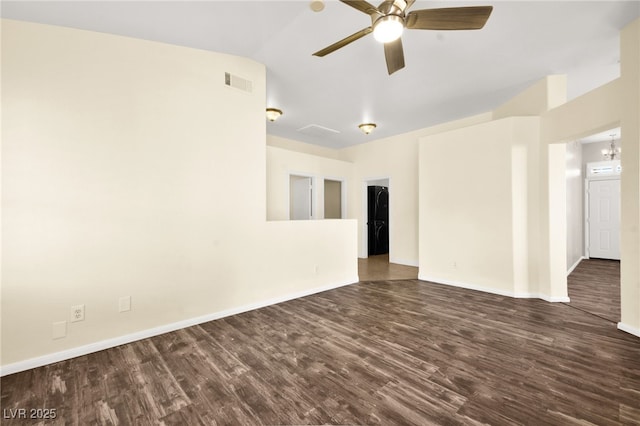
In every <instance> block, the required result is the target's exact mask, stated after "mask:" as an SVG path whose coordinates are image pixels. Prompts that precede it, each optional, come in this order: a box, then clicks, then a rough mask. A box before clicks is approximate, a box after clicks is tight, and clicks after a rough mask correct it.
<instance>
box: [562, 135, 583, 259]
mask: <svg viewBox="0 0 640 426" xmlns="http://www.w3.org/2000/svg"><path fill="white" fill-rule="evenodd" d="M582 152H583V145H582V144H581V143H580V141H573V142H568V143H567V159H566V161H567V166H566V168H567V174H566V182H567V268H569V269H571V268H572V267H573V266H574V265H576V264H577V263H578V262H579V261H580V260H581V259H582V257H583V256H584V167H583V160H582V158H583V156H582Z"/></svg>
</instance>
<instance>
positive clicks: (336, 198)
mask: <svg viewBox="0 0 640 426" xmlns="http://www.w3.org/2000/svg"><path fill="white" fill-rule="evenodd" d="M342 197H343V193H342V181H339V180H331V179H325V180H324V218H325V219H342V218H343V217H344V214H343V204H344V203H343V202H342Z"/></svg>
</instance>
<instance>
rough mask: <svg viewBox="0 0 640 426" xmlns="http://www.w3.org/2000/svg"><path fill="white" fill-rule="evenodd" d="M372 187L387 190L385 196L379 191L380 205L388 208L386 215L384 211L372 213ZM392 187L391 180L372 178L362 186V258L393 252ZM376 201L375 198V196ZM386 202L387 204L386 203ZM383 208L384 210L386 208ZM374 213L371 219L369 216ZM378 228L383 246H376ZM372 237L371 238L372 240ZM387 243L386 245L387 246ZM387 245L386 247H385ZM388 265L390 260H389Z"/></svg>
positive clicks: (379, 239)
mask: <svg viewBox="0 0 640 426" xmlns="http://www.w3.org/2000/svg"><path fill="white" fill-rule="evenodd" d="M370 187H379V188H385V191H384V194H382V192H383V191H382V190H379V193H378V195H379V197H378V203H379V204H381V205H384V206H386V214H385V213H384V212H383V211H382V210H378V211H377V212H373V211H371V212H370V208H369V207H370V204H369V188H370ZM390 192H391V185H390V179H389V178H372V179H365V180H364V181H363V185H362V210H361V211H362V216H361V217H362V227H361V230H362V231H361V234H360V235H361V245H360V254H359V256H360V257H361V258H367V257H369V255H370V254H371V255H374V254H373V253H379V254H378V255H382V254H383V252H384V253H386V254H387V259H388V257H389V256H388V254H389V253H390V252H391V251H392V250H393V246H392V241H391V233H390V230H391V222H392V219H393V217H392V215H391V204H390V202H391V197H390ZM374 199H375V196H374ZM385 201H386V202H385ZM384 206H383V207H381V208H382V209H383V210H384V208H385V207H384ZM370 213H372V216H371V218H370V217H369V214H370ZM376 214H378V215H383V217H382V218H379V217H378V218H376V217H375V216H376ZM376 221H377V223H376ZM376 228H377V231H378V233H377V236H378V239H377V241H378V242H382V244H377V246H376V232H375V231H376ZM370 237H371V238H370ZM385 243H386V244H385ZM385 245H386V247H384V246H385ZM370 246H371V247H370ZM387 263H388V260H387Z"/></svg>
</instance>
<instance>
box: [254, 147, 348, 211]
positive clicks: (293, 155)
mask: <svg viewBox="0 0 640 426" xmlns="http://www.w3.org/2000/svg"><path fill="white" fill-rule="evenodd" d="M353 173H354V166H353V164H352V163H351V162H348V161H342V160H335V159H332V158H327V157H324V156H322V157H321V156H318V155H312V154H307V153H302V152H297V151H291V150H289V149H283V148H278V147H274V146H267V194H268V195H267V220H288V219H289V176H290V175H291V174H293V175H301V176H311V177H314V178H315V191H314V192H313V197H314V203H313V205H314V206H316V207H317V206H322V205H324V184H323V181H324V179H325V178H326V179H332V180H340V181H343V182H344V190H345V191H349V190H350V188H352V187H353ZM317 213H318V214H317V215H315V216H314V217H316V218H318V219H322V218H324V209H317ZM347 218H354V215H353V207H352V206H351V205H350V203H347Z"/></svg>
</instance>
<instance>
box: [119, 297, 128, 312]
mask: <svg viewBox="0 0 640 426" xmlns="http://www.w3.org/2000/svg"><path fill="white" fill-rule="evenodd" d="M118 309H119V310H120V312H127V311H130V310H131V296H124V297H121V298H120V299H119V300H118Z"/></svg>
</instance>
